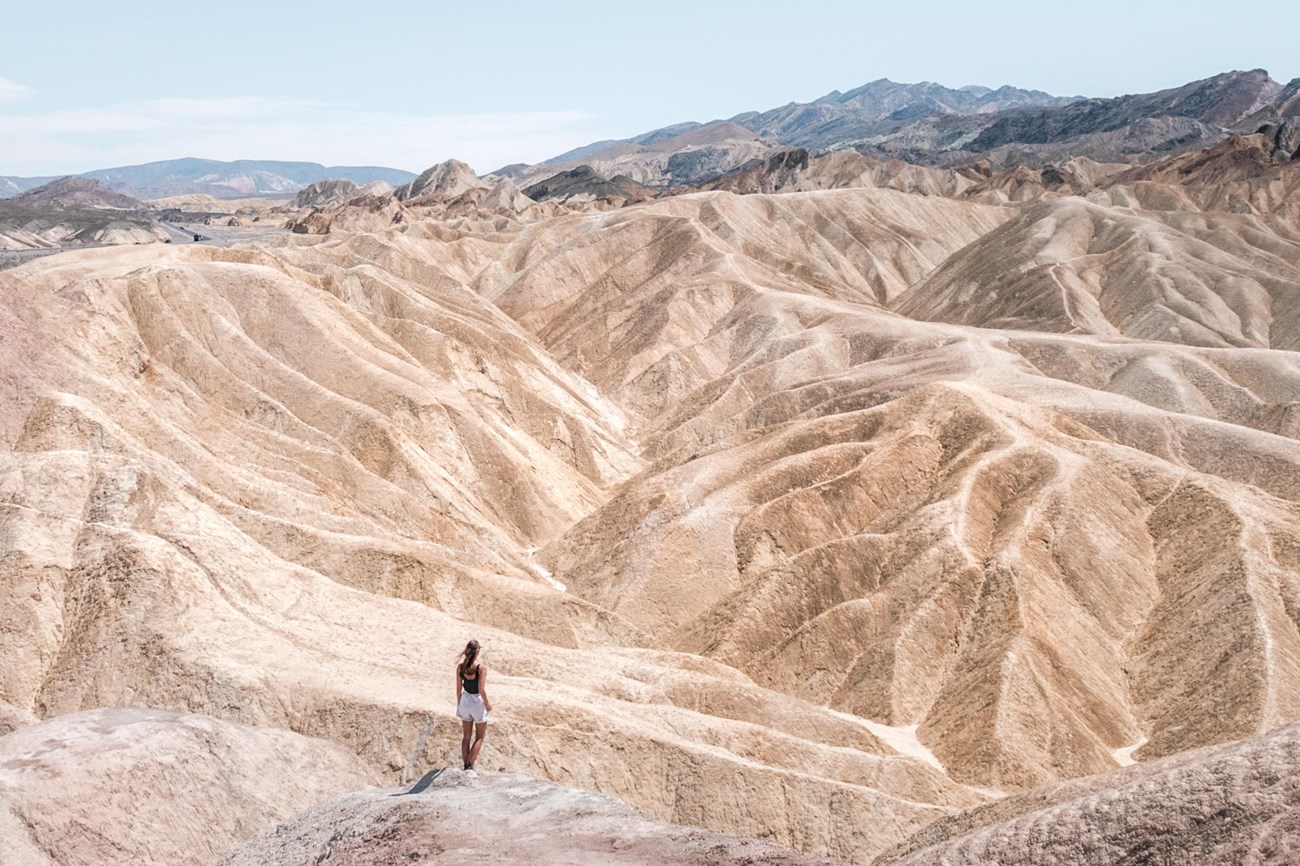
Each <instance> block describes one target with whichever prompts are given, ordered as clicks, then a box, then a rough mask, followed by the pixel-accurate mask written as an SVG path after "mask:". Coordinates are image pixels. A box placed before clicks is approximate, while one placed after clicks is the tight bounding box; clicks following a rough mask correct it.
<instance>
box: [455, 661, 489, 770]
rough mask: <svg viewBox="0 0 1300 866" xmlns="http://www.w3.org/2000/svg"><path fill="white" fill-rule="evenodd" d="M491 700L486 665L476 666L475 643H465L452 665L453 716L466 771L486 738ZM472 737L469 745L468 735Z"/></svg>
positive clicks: (470, 767)
mask: <svg viewBox="0 0 1300 866" xmlns="http://www.w3.org/2000/svg"><path fill="white" fill-rule="evenodd" d="M491 711H492V699H491V698H489V697H488V693H487V666H486V665H482V664H479V660H478V641H476V640H472V641H470V642H469V643H467V644H465V651H464V652H463V653H461V654H460V661H459V662H457V663H456V716H457V718H459V719H460V722H461V731H462V732H461V738H460V758H461V760H462V761H463V762H464V763H465V769H466V770H472V769H474V762H475V761H477V760H478V753H479V752H480V751H482V749H483V738H484V737H485V736H487V723H488V713H490V712H491ZM471 734H472V735H474V742H473V744H471V743H470V735H471Z"/></svg>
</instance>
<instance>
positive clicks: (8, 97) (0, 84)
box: [0, 77, 36, 102]
mask: <svg viewBox="0 0 1300 866" xmlns="http://www.w3.org/2000/svg"><path fill="white" fill-rule="evenodd" d="M35 93H36V90H35V89H33V88H31V87H28V86H27V85H26V84H19V83H18V82H17V81H11V80H9V79H8V78H3V77H0V102H13V101H15V100H18V99H26V98H27V97H29V96H33V95H35Z"/></svg>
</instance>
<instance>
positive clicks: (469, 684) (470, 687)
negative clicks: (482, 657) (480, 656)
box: [460, 665, 478, 695]
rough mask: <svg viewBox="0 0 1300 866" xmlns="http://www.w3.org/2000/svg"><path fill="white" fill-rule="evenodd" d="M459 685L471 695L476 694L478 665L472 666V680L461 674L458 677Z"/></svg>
mask: <svg viewBox="0 0 1300 866" xmlns="http://www.w3.org/2000/svg"><path fill="white" fill-rule="evenodd" d="M460 684H461V686H462V687H464V689H465V691H467V692H469V693H470V694H471V695H477V694H478V665H474V679H470V678H469V677H467V676H465V675H464V674H463V673H462V674H461V675H460Z"/></svg>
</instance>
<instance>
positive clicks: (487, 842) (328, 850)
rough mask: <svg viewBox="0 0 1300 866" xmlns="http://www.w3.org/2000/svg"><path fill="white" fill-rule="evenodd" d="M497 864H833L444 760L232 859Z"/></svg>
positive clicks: (284, 863) (354, 864)
mask: <svg viewBox="0 0 1300 866" xmlns="http://www.w3.org/2000/svg"><path fill="white" fill-rule="evenodd" d="M315 863H328V864H330V866H390V864H395V863H403V864H408V863H409V864H422V866H423V864H452V863H458V864H459V863H491V864H493V866H515V864H518V866H525V864H528V866H534V864H556V866H558V864H602V866H633V864H645V866H651V864H654V866H657V864H665V866H667V864H682V866H706V864H707V866H731V864H736V866H740V864H754V866H760V864H762V866H814V864H817V866H829V864H831V863H832V861H830V860H826V859H823V858H820V857H811V856H807V855H804V854H798V853H795V852H792V851H789V850H786V849H784V848H778V847H777V846H775V845H772V844H769V843H767V842H764V841H761V840H757V839H742V838H739V837H736V836H728V835H726V834H723V833H714V832H710V831H707V830H698V829H694V828H689V827H680V826H677V825H673V824H664V823H660V822H658V821H653V820H650V819H649V818H646V817H645V816H643V815H640V814H638V813H636V812H634V811H632V810H631V809H629V808H628V807H627V806H624V805H623V804H622V803H620V802H619V801H618V800H615V799H613V798H611V797H605V796H602V795H600V794H593V793H590V792H587V791H576V790H573V789H571V788H562V787H560V786H558V785H553V784H551V783H549V782H541V781H538V780H537V779H533V778H531V777H529V776H523V775H519V774H515V773H497V772H477V771H468V772H466V771H463V770H457V769H448V770H433V771H430V772H429V773H427V774H426V775H425V777H424V778H423V779H421V780H420V781H419V782H417V783H416V784H415V785H414V786H412V787H411V788H408V789H398V790H377V789H370V790H365V791H357V792H354V793H351V794H346V795H344V796H342V797H340V798H338V799H336V800H332V801H330V802H329V803H326V804H324V805H322V806H319V807H317V808H315V809H312V810H310V811H308V812H307V813H305V814H303V815H301V816H299V817H298V818H296V819H294V820H292V821H290V822H288V823H286V824H282V825H281V826H279V827H277V828H276V829H275V830H272V831H271V832H269V833H265V834H262V835H261V836H258V837H257V838H255V839H252V840H250V841H249V842H247V843H245V844H244V845H241V846H240V847H239V848H237V849H236V850H235V851H234V853H233V854H231V855H230V857H228V858H227V859H226V860H224V861H222V866H268V864H276V866H291V864H292V866H297V864H315Z"/></svg>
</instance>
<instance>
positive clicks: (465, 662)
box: [456, 640, 478, 677]
mask: <svg viewBox="0 0 1300 866" xmlns="http://www.w3.org/2000/svg"><path fill="white" fill-rule="evenodd" d="M476 661H478V641H476V640H472V641H470V642H469V643H467V644H465V651H464V652H462V653H461V654H460V663H459V664H458V665H456V671H457V673H459V674H460V676H461V677H464V676H465V674H467V673H469V672H470V671H472V670H474V662H476Z"/></svg>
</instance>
